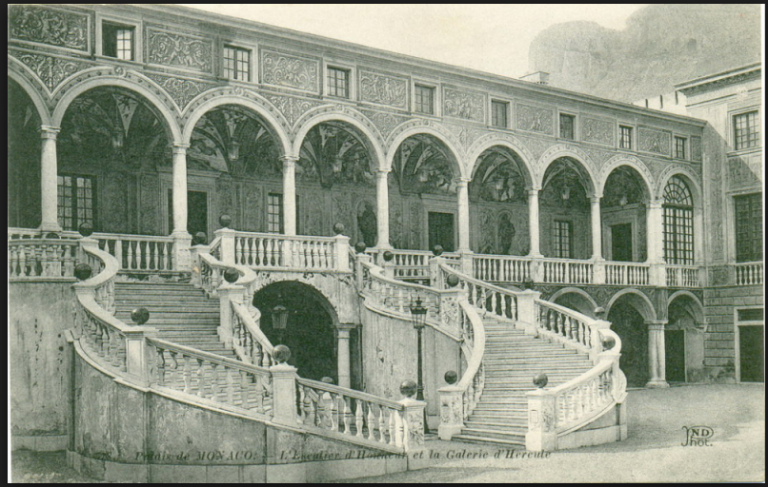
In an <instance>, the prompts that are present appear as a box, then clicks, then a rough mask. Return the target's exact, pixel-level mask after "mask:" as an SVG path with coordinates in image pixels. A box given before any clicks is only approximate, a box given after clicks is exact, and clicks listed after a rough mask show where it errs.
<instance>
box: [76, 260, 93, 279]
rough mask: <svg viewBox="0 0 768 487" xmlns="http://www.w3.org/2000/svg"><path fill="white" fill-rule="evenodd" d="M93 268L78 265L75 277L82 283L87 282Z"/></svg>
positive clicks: (86, 265)
mask: <svg viewBox="0 0 768 487" xmlns="http://www.w3.org/2000/svg"><path fill="white" fill-rule="evenodd" d="M91 272H92V271H91V266H89V265H88V264H77V265H76V266H75V277H76V278H78V279H79V280H81V281H85V280H86V279H88V278H89V277H91Z"/></svg>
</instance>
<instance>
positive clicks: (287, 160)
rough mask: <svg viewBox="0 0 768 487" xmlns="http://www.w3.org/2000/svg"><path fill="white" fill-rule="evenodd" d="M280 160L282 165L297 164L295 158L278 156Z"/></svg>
mask: <svg viewBox="0 0 768 487" xmlns="http://www.w3.org/2000/svg"><path fill="white" fill-rule="evenodd" d="M280 160H281V161H283V164H286V163H291V162H292V163H296V162H299V157H297V156H280Z"/></svg>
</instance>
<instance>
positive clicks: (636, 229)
mask: <svg viewBox="0 0 768 487" xmlns="http://www.w3.org/2000/svg"><path fill="white" fill-rule="evenodd" d="M649 202H650V196H649V189H648V187H647V186H646V184H645V182H644V181H643V178H642V177H641V176H640V174H639V173H638V172H637V170H635V169H634V168H632V167H630V166H619V167H617V168H616V169H614V170H613V171H611V173H610V174H609V175H608V178H607V179H606V181H605V189H604V190H603V198H602V199H601V201H600V220H601V222H602V225H603V235H604V238H603V241H604V243H605V244H604V245H603V249H604V250H603V255H604V257H605V258H606V259H607V260H612V261H619V262H644V261H645V260H646V259H647V258H648V243H647V240H648V239H647V234H648V231H647V221H646V220H647V217H646V214H647V212H646V211H647V210H646V208H647V205H648V203H649Z"/></svg>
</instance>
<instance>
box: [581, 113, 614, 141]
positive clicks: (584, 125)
mask: <svg viewBox="0 0 768 487" xmlns="http://www.w3.org/2000/svg"><path fill="white" fill-rule="evenodd" d="M613 133H614V124H613V122H611V121H610V120H599V119H596V118H586V117H585V118H583V119H582V121H581V139H582V140H583V141H584V142H593V143H595V144H603V145H607V146H613V145H614V141H613Z"/></svg>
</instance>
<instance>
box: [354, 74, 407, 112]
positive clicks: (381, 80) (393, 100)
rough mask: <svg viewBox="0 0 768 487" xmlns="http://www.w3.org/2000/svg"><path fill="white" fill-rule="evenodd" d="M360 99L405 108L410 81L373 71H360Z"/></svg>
mask: <svg viewBox="0 0 768 487" xmlns="http://www.w3.org/2000/svg"><path fill="white" fill-rule="evenodd" d="M360 100H362V101H367V102H371V103H377V104H379V105H386V106H390V107H393V108H402V109H405V108H407V106H408V81H407V80H406V79H404V78H397V77H394V76H386V75H383V74H378V73H374V72H372V71H360Z"/></svg>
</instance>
